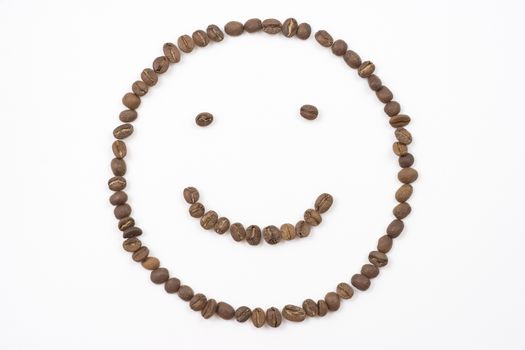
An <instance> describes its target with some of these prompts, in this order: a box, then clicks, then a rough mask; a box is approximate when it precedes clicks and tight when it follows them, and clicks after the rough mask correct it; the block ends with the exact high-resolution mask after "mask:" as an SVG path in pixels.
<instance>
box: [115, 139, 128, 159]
mask: <svg viewBox="0 0 525 350" xmlns="http://www.w3.org/2000/svg"><path fill="white" fill-rule="evenodd" d="M111 149H112V150H113V154H114V155H115V157H117V158H119V159H123V158H124V157H125V156H126V155H127V154H128V149H127V147H126V143H124V141H121V140H115V141H114V142H113V144H112V145H111Z"/></svg>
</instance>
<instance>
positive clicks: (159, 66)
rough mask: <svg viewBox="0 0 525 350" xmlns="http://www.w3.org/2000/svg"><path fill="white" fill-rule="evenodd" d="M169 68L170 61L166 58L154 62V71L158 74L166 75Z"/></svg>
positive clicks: (158, 58) (161, 57)
mask: <svg viewBox="0 0 525 350" xmlns="http://www.w3.org/2000/svg"><path fill="white" fill-rule="evenodd" d="M169 67H170V61H168V59H167V58H166V56H159V57H157V58H155V60H153V70H154V71H155V73H157V74H162V73H166V71H167V70H168V68H169Z"/></svg>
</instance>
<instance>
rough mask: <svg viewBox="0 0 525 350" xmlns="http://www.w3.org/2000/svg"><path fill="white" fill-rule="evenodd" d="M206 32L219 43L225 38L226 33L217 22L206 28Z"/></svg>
mask: <svg viewBox="0 0 525 350" xmlns="http://www.w3.org/2000/svg"><path fill="white" fill-rule="evenodd" d="M206 34H207V35H208V38H210V40H213V41H215V42H217V43H218V42H220V41H222V40H223V39H224V33H223V32H222V30H221V29H220V28H219V27H218V26H216V25H215V24H210V25H209V26H208V28H206Z"/></svg>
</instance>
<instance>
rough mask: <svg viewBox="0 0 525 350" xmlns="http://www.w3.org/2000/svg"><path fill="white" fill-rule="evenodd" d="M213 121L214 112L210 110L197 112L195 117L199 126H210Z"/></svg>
mask: <svg viewBox="0 0 525 350" xmlns="http://www.w3.org/2000/svg"><path fill="white" fill-rule="evenodd" d="M212 122H213V114H211V113H208V112H202V113H199V114H197V116H196V117H195V123H197V125H198V126H208V125H210V124H211V123H212Z"/></svg>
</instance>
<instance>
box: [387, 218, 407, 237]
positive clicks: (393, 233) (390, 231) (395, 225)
mask: <svg viewBox="0 0 525 350" xmlns="http://www.w3.org/2000/svg"><path fill="white" fill-rule="evenodd" d="M404 227H405V224H404V223H403V221H401V220H399V219H396V220H393V221H392V222H391V223H390V224H388V227H387V228H386V234H387V235H389V236H390V237H392V238H396V237H398V236H399V235H400V234H401V232H403V228H404Z"/></svg>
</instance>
